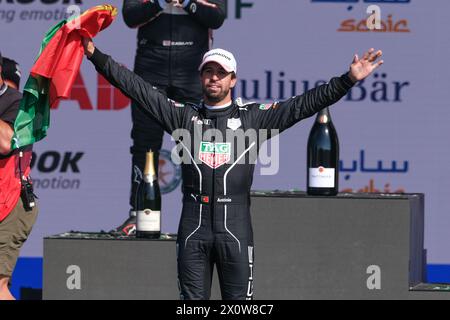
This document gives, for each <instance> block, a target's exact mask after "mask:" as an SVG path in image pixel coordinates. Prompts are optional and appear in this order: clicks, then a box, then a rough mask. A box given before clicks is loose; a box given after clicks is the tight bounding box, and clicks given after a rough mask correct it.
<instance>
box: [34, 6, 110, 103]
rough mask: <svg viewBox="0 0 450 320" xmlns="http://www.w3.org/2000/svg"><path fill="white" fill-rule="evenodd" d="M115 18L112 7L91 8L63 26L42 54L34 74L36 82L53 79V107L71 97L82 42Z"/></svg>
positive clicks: (51, 96)
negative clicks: (40, 79) (38, 79)
mask: <svg viewBox="0 0 450 320" xmlns="http://www.w3.org/2000/svg"><path fill="white" fill-rule="evenodd" d="M116 15H117V9H116V8H115V7H113V6H111V5H103V6H97V7H94V8H91V9H89V10H87V11H86V12H84V13H83V14H82V15H80V16H79V17H75V18H74V19H72V20H69V21H68V22H67V23H66V24H65V25H64V26H62V27H61V29H60V30H58V32H57V33H56V34H55V35H54V36H53V38H52V39H51V41H50V42H49V43H48V45H47V46H46V47H45V49H44V50H43V51H42V53H41V55H40V56H39V58H38V60H37V61H36V63H35V65H34V66H33V68H32V70H31V74H32V75H33V76H34V77H35V78H38V76H42V77H45V78H49V79H50V86H49V104H50V106H51V107H54V106H55V104H56V103H57V101H58V99H61V98H68V97H69V96H70V90H71V88H72V85H73V83H74V82H75V79H76V77H77V74H78V71H79V68H80V65H81V62H82V60H83V55H84V49H83V44H82V38H83V37H89V38H93V37H95V36H96V35H97V34H98V33H99V32H100V31H102V30H103V29H105V28H107V27H108V26H109V25H110V24H111V23H112V22H113V20H114V18H115V17H116Z"/></svg>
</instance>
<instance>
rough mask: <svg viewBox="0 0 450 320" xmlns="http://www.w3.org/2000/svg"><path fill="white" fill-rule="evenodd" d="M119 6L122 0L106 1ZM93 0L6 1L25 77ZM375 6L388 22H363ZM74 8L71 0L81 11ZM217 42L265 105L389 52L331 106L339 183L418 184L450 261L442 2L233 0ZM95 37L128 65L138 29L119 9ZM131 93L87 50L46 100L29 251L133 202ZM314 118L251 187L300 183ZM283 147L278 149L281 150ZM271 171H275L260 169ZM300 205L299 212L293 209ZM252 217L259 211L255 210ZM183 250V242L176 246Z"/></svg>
mask: <svg viewBox="0 0 450 320" xmlns="http://www.w3.org/2000/svg"><path fill="white" fill-rule="evenodd" d="M109 3H111V4H113V5H116V6H117V7H118V8H119V10H120V9H121V7H122V0H110V1H109ZM97 4H102V2H100V1H92V0H90V1H87V0H53V1H49V0H46V1H44V0H34V1H33V0H27V1H23V0H0V31H1V32H0V39H1V41H0V50H1V52H2V54H3V55H4V56H7V57H11V58H14V59H15V60H17V61H18V62H19V63H20V65H21V68H22V71H23V78H22V86H23V85H24V83H25V78H26V77H27V76H28V73H29V70H30V68H31V66H32V64H33V63H34V59H35V57H36V55H37V53H38V49H39V45H40V42H41V40H42V37H43V35H44V34H45V32H46V31H47V30H48V29H49V28H50V27H51V26H52V25H54V24H56V23H57V22H58V21H59V20H60V19H62V18H63V17H64V14H65V12H66V11H67V9H68V7H69V6H70V5H78V6H79V7H80V8H81V9H82V10H85V9H87V8H89V7H91V6H94V5H97ZM370 5H376V6H378V7H377V10H378V9H379V10H378V11H377V12H378V13H379V14H380V15H381V23H380V26H381V30H378V31H369V30H368V29H367V26H366V19H367V17H368V14H367V8H368V7H369V6H370ZM75 9H76V8H75ZM227 11H228V18H227V20H226V22H225V24H224V25H223V27H222V28H221V29H220V30H218V31H216V32H215V34H214V35H215V36H214V47H222V48H226V49H229V50H231V51H232V52H234V53H235V55H236V57H237V60H238V77H239V82H238V85H237V88H236V90H235V92H234V95H235V97H238V96H240V97H243V99H244V100H252V101H261V103H268V102H271V101H276V100H283V99H286V98H289V97H291V96H293V95H296V94H301V93H303V92H304V91H305V90H307V89H309V88H313V87H314V86H316V85H318V84H321V83H324V82H325V81H328V80H329V79H330V78H331V77H332V76H336V75H340V74H342V73H343V72H345V71H346V70H347V69H348V66H349V64H350V62H351V59H352V57H353V54H355V53H358V54H362V53H363V52H364V51H365V50H367V49H369V48H371V47H374V48H377V49H382V50H383V53H384V60H385V64H384V65H383V66H382V67H381V68H380V69H379V70H378V71H377V72H376V73H375V74H373V75H372V76H371V77H370V78H368V79H366V80H365V81H364V82H361V83H359V84H358V85H357V86H356V87H355V88H353V89H352V91H351V93H349V94H348V95H347V96H346V97H345V98H344V99H343V100H342V101H340V102H339V103H338V104H337V105H335V106H334V107H333V108H331V114H332V119H333V121H334V124H335V126H336V129H337V132H338V135H339V139H340V147H341V161H342V163H341V164H342V167H341V175H340V189H341V190H342V191H348V192H350V191H352V192H408V193H415V192H423V193H425V198H426V207H425V209H426V212H425V215H426V221H425V222H426V230H425V236H426V239H425V244H426V249H427V250H428V262H431V263H444V264H445V263H446V264H449V263H450V252H449V250H448V244H449V242H450V235H449V232H448V230H450V213H449V212H450V200H449V199H450V198H449V196H448V194H449V192H450V171H448V170H446V168H447V165H448V164H447V162H448V159H449V158H450V145H449V144H448V143H447V141H448V137H450V127H449V126H448V125H447V119H448V118H449V116H450V109H449V108H448V90H449V89H448V88H449V87H450V86H449V81H448V74H449V72H450V64H448V63H446V61H447V57H448V56H449V53H450V40H449V39H450V38H449V37H448V36H447V29H448V28H447V25H448V18H449V12H450V2H449V1H447V0H433V1H425V0H397V1H394V0H389V1H387V0H385V1H375V0H370V1H369V0H347V1H343V0H341V1H330V0H328V1H325V0H303V1H298V0H284V1H275V0H258V1H256V0H228V9H227ZM95 43H96V45H97V46H98V47H99V48H101V49H102V50H103V51H104V52H106V53H108V54H111V55H112V56H113V57H114V59H116V60H117V61H119V62H121V63H123V64H124V65H126V66H128V67H130V68H132V66H133V61H134V54H135V49H136V30H132V29H129V28H128V27H126V25H125V24H124V22H123V18H122V16H121V14H120V13H119V16H118V17H117V19H116V21H115V22H114V23H113V25H112V26H111V27H110V28H108V29H107V30H105V31H103V32H102V33H100V34H99V36H98V37H97V38H96V39H95ZM129 106H130V103H129V100H128V99H127V98H125V97H123V96H122V95H121V94H120V93H119V92H118V91H117V90H115V89H114V88H112V87H111V86H110V85H109V84H108V83H107V82H105V81H104V80H103V79H101V78H100V77H99V76H98V75H97V73H96V72H95V70H94V68H93V67H92V65H91V64H90V63H89V62H87V61H84V62H83V65H82V68H81V72H80V74H79V77H78V79H77V82H76V85H75V86H74V88H73V91H72V96H71V100H68V101H63V102H61V103H60V104H59V105H58V107H57V108H56V109H54V110H52V113H51V127H50V130H49V135H48V137H47V138H46V139H45V140H43V141H41V142H39V143H37V144H36V145H35V148H34V150H35V158H34V165H33V177H34V180H35V186H36V193H37V195H38V196H39V205H40V216H39V219H38V221H37V223H36V225H35V228H34V230H33V233H32V235H31V237H30V239H29V241H28V242H27V243H26V245H25V246H24V249H23V251H22V256H41V255H42V242H43V241H42V238H43V237H44V236H47V235H52V234H57V233H61V232H65V231H69V230H82V231H98V230H110V229H111V228H113V227H115V226H117V225H119V224H120V223H121V222H123V220H124V219H125V218H126V216H127V214H128V210H129V206H128V194H129V176H130V170H131V169H130V154H129V147H130V144H131V139H130V129H131V119H130V108H129ZM312 123H313V118H311V119H307V120H305V121H303V122H302V123H300V124H298V125H297V126H295V127H294V128H292V129H290V130H288V131H287V132H286V133H284V134H282V135H281V137H280V139H279V141H280V144H279V148H278V147H277V146H276V145H275V144H273V143H269V148H268V149H269V152H267V151H265V150H263V154H265V156H263V157H261V158H260V161H259V164H258V166H257V169H256V175H255V179H254V186H253V187H254V189H280V190H292V189H296V190H305V184H306V167H305V166H306V141H307V137H308V133H309V130H310V128H311V126H312ZM173 146H174V144H173V142H171V141H170V137H169V136H166V139H165V145H164V149H165V150H167V151H166V152H164V153H163V155H162V159H161V172H160V175H161V176H160V180H161V181H160V182H161V185H162V187H163V188H164V189H165V190H166V193H165V194H164V196H163V216H162V219H163V220H162V221H163V231H164V232H170V233H175V232H176V230H177V226H178V220H179V216H180V208H181V196H180V171H179V168H178V167H177V166H175V165H173V163H172V162H171V160H170V153H169V152H170V150H171V148H172V147H173ZM278 149H279V152H280V154H279V157H278V156H276V153H277V150H278ZM263 170H266V172H265V173H273V172H276V174H275V175H273V174H272V175H262V173H264V172H263ZM299 214H301V213H299ZM257 218H258V217H257V216H255V217H254V219H257ZM174 254H175V253H174Z"/></svg>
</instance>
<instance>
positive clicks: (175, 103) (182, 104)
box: [167, 99, 185, 108]
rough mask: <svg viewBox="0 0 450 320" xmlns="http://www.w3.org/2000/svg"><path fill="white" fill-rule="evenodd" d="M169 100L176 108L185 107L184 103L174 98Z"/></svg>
mask: <svg viewBox="0 0 450 320" xmlns="http://www.w3.org/2000/svg"><path fill="white" fill-rule="evenodd" d="M167 100H168V101H169V102H170V103H171V104H172V105H173V106H174V107H176V108H184V107H185V104H184V103H180V102H176V101H174V100H172V99H167Z"/></svg>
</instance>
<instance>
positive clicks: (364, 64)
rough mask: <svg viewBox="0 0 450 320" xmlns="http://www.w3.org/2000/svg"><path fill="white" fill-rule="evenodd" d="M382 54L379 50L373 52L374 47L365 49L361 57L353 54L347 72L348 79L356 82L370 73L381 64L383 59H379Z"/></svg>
mask: <svg viewBox="0 0 450 320" xmlns="http://www.w3.org/2000/svg"><path fill="white" fill-rule="evenodd" d="M382 54H383V53H382V52H381V50H378V51H376V52H375V49H374V48H371V49H370V50H369V51H367V52H366V53H365V54H364V55H363V57H362V58H361V59H359V58H358V55H357V54H355V56H354V57H353V61H352V64H351V65H350V72H349V74H348V75H349V77H350V79H352V81H353V82H357V81H360V80H363V79H364V78H366V77H367V76H368V75H370V74H371V73H372V72H373V71H374V70H375V69H376V68H378V67H379V66H381V65H382V64H383V62H384V61H383V60H379V58H380V57H381V55H382Z"/></svg>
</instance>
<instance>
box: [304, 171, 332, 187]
mask: <svg viewBox="0 0 450 320" xmlns="http://www.w3.org/2000/svg"><path fill="white" fill-rule="evenodd" d="M334 173H335V169H334V168H324V167H318V168H309V187H311V188H334Z"/></svg>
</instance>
